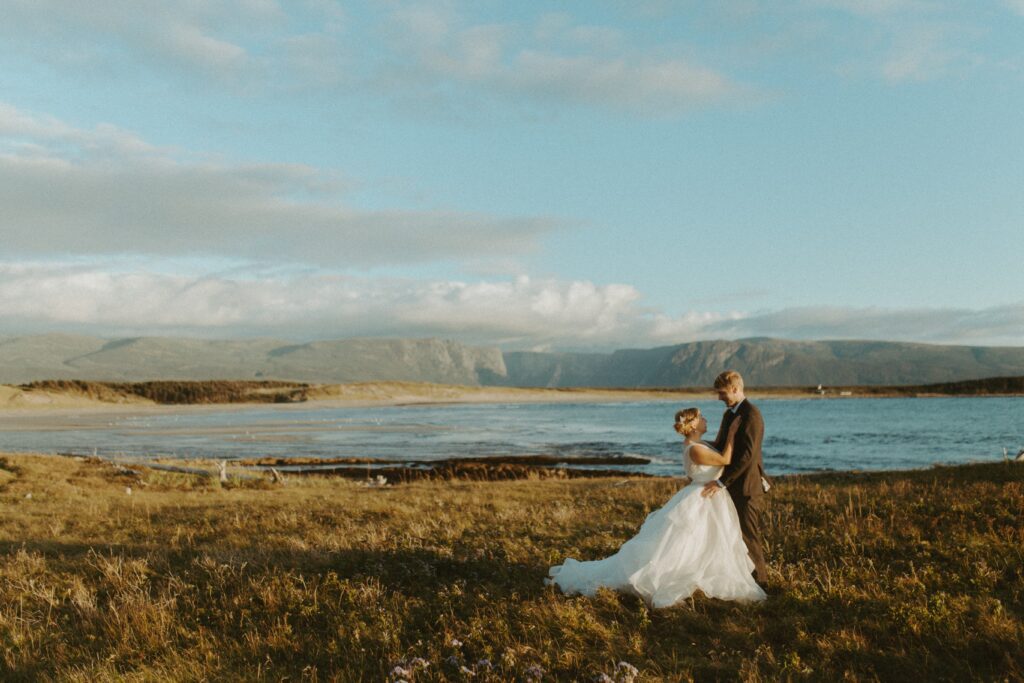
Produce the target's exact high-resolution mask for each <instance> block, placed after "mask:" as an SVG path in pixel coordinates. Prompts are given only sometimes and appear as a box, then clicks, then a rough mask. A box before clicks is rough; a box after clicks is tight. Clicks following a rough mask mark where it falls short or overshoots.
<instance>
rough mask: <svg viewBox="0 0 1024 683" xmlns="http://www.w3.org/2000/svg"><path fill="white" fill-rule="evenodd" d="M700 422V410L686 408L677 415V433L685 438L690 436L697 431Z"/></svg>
mask: <svg viewBox="0 0 1024 683" xmlns="http://www.w3.org/2000/svg"><path fill="white" fill-rule="evenodd" d="M699 422H700V409H699V408H684V409H683V410H680V411H679V412H678V413H676V425H675V427H676V431H677V432H679V433H680V434H682V435H683V436H689V435H690V434H693V433H694V432H695V431H697V424H698V423H699Z"/></svg>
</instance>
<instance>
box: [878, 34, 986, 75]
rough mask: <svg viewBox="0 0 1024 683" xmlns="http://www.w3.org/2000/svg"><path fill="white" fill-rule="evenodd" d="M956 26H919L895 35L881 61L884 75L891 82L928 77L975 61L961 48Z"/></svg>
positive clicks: (943, 73)
mask: <svg viewBox="0 0 1024 683" xmlns="http://www.w3.org/2000/svg"><path fill="white" fill-rule="evenodd" d="M963 32H964V31H963V30H957V29H955V27H948V26H938V25H931V26H918V27H915V28H913V29H909V30H906V31H904V32H902V33H900V34H899V35H897V36H895V37H894V38H893V41H892V48H891V52H890V54H889V55H888V57H887V58H886V59H885V60H884V61H883V62H882V65H881V73H882V77H883V78H884V79H885V80H886V81H889V82H890V83H899V82H903V81H927V80H933V79H936V78H939V77H941V76H943V75H945V74H946V73H947V72H948V71H949V70H950V69H951V68H953V67H954V66H955V65H957V64H969V63H971V62H974V61H976V59H977V58H975V57H972V56H971V55H970V54H969V53H968V52H967V51H965V50H963V49H960V48H958V47H957V46H956V45H957V39H956V38H955V37H954V35H955V34H956V33H963Z"/></svg>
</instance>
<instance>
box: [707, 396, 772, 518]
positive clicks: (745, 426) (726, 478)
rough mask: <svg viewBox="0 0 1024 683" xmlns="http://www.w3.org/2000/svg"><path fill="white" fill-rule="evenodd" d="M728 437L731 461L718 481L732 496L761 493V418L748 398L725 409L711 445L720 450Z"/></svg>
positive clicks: (762, 435) (762, 436) (757, 495)
mask: <svg viewBox="0 0 1024 683" xmlns="http://www.w3.org/2000/svg"><path fill="white" fill-rule="evenodd" d="M729 438H732V440H733V441H732V462H730V463H729V464H728V465H726V466H725V469H724V470H723V471H722V476H721V477H720V478H719V481H720V482H722V484H724V485H725V487H726V488H727V489H729V495H731V496H732V497H733V498H735V497H737V496H742V497H744V498H758V497H760V496H763V495H764V489H763V488H762V486H761V478H762V477H764V463H763V461H762V459H761V442H762V441H763V440H764V419H763V418H762V417H761V411H760V410H758V409H757V406H755V405H754V404H753V403H751V402H750V401H749V400H744V401H743V403H741V404H740V407H739V408H738V409H737V410H736V412H735V414H734V413H733V412H732V410H730V409H726V411H725V415H724V416H723V417H722V426H721V427H720V428H719V429H718V436H717V437H715V441H714V443H713V445H714V447H715V448H716V449H717V450H719V451H721V450H722V449H723V448H724V447H725V444H726V442H727V441H728V440H729Z"/></svg>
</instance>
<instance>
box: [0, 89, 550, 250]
mask: <svg viewBox="0 0 1024 683" xmlns="http://www.w3.org/2000/svg"><path fill="white" fill-rule="evenodd" d="M344 189H345V183H344V182H343V181H342V180H341V179H340V178H339V177H337V175H336V174H333V173H330V172H324V171H321V170H319V169H316V168H313V167H310V166H304V165H298V164H232V163H230V162H225V161H220V160H210V159H203V158H192V157H189V155H186V154H183V153H174V151H172V150H165V149H158V148H156V147H154V146H151V145H148V144H147V143H146V142H144V141H143V140H141V139H139V138H138V137H137V136H135V135H133V134H132V133H130V132H126V131H122V130H119V129H116V128H113V127H109V126H104V127H100V128H97V129H95V130H80V129H75V128H73V127H71V126H68V125H66V124H64V123H62V122H60V121H57V120H55V119H52V118H45V117H35V116H32V115H31V114H27V113H25V112H23V111H20V110H18V109H16V108H13V107H10V106H4V105H0V205H2V206H3V207H4V210H3V212H0V231H2V232H3V235H4V240H3V244H2V246H0V249H2V250H3V251H5V252H7V253H8V254H27V255H37V256H38V255H61V254H65V255H66V254H111V253H137V254H161V255H182V254H186V255H225V256H231V257H234V258H248V259H253V260H261V259H267V258H270V259H273V260H275V261H276V262H296V263H311V264H318V265H326V266H371V265H380V264H388V263H414V262H427V261H435V260H465V259H476V258H480V257H490V256H493V257H497V258H506V257H508V256H509V255H516V254H523V253H528V252H530V251H531V250H533V249H534V248H535V247H536V242H537V239H538V237H539V236H540V235H542V234H544V233H545V232H547V231H549V230H551V229H553V228H554V227H555V223H554V221H552V220H549V219H546V218H537V217H532V218H530V217H528V218H505V217H499V216H489V215H483V214H477V213H470V212H460V211H454V210H444V209H436V210H401V209H393V210H379V211H367V210H360V209H358V208H355V207H352V206H349V205H347V204H345V203H344V202H343V199H344V196H343V194H344Z"/></svg>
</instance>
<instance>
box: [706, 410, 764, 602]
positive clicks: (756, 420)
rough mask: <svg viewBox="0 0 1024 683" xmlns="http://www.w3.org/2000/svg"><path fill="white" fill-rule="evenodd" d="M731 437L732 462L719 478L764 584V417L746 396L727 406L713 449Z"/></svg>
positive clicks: (755, 570)
mask: <svg viewBox="0 0 1024 683" xmlns="http://www.w3.org/2000/svg"><path fill="white" fill-rule="evenodd" d="M730 437H731V438H732V440H733V442H732V462H730V463H729V464H728V465H726V466H725V469H724V470H723V471H722V476H721V477H720V478H719V479H718V481H720V482H721V483H722V485H723V486H725V488H726V489H728V491H729V495H730V496H731V497H732V501H733V503H734V504H735V505H736V514H737V515H739V518H740V529H741V531H742V532H743V542H744V543H746V545H747V551H748V552H749V553H750V559H751V560H753V561H754V579H755V580H756V581H757V582H758V583H761V584H763V583H764V582H765V581H767V580H768V567H767V566H766V565H765V562H764V549H763V547H762V545H763V542H764V537H763V535H762V532H761V514H762V510H763V505H764V488H763V487H762V485H761V480H762V478H763V477H764V463H763V462H762V460H761V441H763V440H764V419H762V417H761V411H760V410H758V409H757V406H755V405H754V404H753V403H751V402H750V401H748V400H746V399H744V400H743V401H742V402H741V403H740V404H739V406H738V407H737V408H736V412H735V413H734V412H733V410H732V408H727V409H726V411H725V415H723V416H722V425H721V427H719V429H718V436H717V437H715V441H714V444H713V445H714V447H715V449H716V450H718V451H721V450H722V449H723V448H724V447H725V444H726V442H727V441H728V440H729V438H730Z"/></svg>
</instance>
